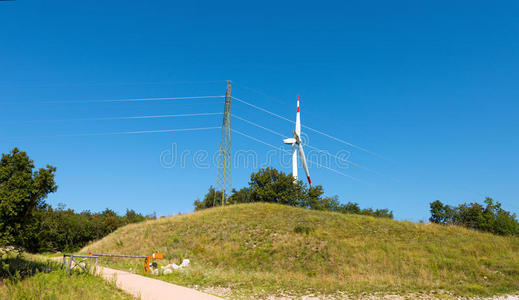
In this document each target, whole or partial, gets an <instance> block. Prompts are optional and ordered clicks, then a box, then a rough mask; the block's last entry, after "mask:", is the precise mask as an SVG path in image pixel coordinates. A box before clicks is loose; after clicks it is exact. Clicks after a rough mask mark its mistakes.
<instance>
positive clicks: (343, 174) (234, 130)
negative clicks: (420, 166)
mask: <svg viewBox="0 0 519 300" xmlns="http://www.w3.org/2000/svg"><path fill="white" fill-rule="evenodd" d="M231 131H232V132H235V133H237V134H239V135H242V136H244V137H246V138H249V139H251V140H254V141H256V142H258V143H262V144H264V145H267V146H269V147H272V148H274V149H276V150H280V151H282V152H285V153H287V154H291V153H290V151H287V150H284V149H283V148H281V147H276V146H274V145H272V144H269V143H267V142H265V141H262V140H260V139H258V138H255V137H253V136H250V135H248V134H246V133H243V132H241V131H238V130H236V129H231ZM307 161H308V162H310V163H312V164H314V165H316V166H317V167H322V168H325V169H328V170H330V171H333V172H335V173H337V174H339V175H342V176H344V177H348V178H350V179H352V180H355V181H358V182H363V183H367V182H365V181H363V180H361V179H358V178H356V177H353V176H351V175H348V174H346V173H343V172H341V171H337V170H335V169H332V168H330V167H327V166H325V165H322V164H320V163H318V162H315V161H313V160H309V159H307Z"/></svg>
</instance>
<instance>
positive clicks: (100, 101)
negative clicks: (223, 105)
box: [0, 96, 225, 104]
mask: <svg viewBox="0 0 519 300" xmlns="http://www.w3.org/2000/svg"><path fill="white" fill-rule="evenodd" d="M224 97H225V96H191V97H165V98H132V99H105V100H73V101H43V102H0V104H74V103H112V102H140V101H166V100H200V99H212V98H224Z"/></svg>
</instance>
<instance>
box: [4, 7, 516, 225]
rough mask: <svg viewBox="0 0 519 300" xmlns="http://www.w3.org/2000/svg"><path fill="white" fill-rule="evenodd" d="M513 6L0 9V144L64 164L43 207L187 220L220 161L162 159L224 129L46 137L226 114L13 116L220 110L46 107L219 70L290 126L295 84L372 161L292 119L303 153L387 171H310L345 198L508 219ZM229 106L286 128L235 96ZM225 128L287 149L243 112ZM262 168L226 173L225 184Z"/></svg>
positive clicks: (204, 84)
mask: <svg viewBox="0 0 519 300" xmlns="http://www.w3.org/2000/svg"><path fill="white" fill-rule="evenodd" d="M518 16H519V4H518V2H517V1H498V2H495V1H493V2H492V1H432V2H430V1H429V2H427V3H424V2H423V1H337V2H328V1H321V2H315V1H313V2H308V3H303V2H301V1H297V2H292V3H289V2H285V1H281V2H280V1H261V2H255V3H253V2H250V1H224V2H222V1H219V2H218V1H210V2H209V1H208V2H202V1H153V2H150V1H105V2H102V3H100V2H98V3H94V2H88V1H22V0H18V1H12V2H0V103H2V104H0V123H1V126H0V152H3V153H5V152H7V151H9V150H10V149H12V148H13V147H15V146H18V147H20V148H21V149H23V150H26V151H27V152H28V153H29V155H30V156H31V158H33V159H34V160H35V162H36V163H37V165H38V166H43V165H45V164H52V165H54V166H56V167H57V168H58V171H57V175H56V180H57V183H58V185H59V190H58V192H56V193H55V194H53V195H51V196H50V197H49V199H48V202H49V203H51V204H57V203H60V202H62V203H65V204H66V205H67V206H69V207H72V208H74V209H78V210H83V209H90V210H93V211H98V210H102V209H104V208H106V207H109V208H112V209H115V210H116V211H118V212H124V210H125V209H126V208H134V209H136V210H137V211H140V212H144V213H150V212H153V211H156V212H157V214H158V215H170V214H175V213H178V212H187V211H190V210H192V202H193V200H195V199H196V198H198V197H202V196H203V195H204V194H205V192H206V190H207V188H208V186H210V185H212V184H214V183H215V177H216V170H215V168H214V167H209V168H197V167H195V166H194V165H193V163H190V162H189V160H190V159H192V158H188V162H187V163H186V165H185V167H180V166H179V165H176V166H175V167H172V168H164V167H163V166H161V164H160V156H161V153H163V151H164V150H167V149H171V147H172V146H171V145H172V144H175V145H176V147H177V150H178V151H179V152H180V151H186V150H189V151H191V152H190V153H191V154H192V153H194V152H196V151H198V150H205V151H208V152H211V153H213V152H214V151H216V150H217V147H218V143H219V140H220V132H219V130H207V131H197V132H176V133H160V134H159V133H157V134H143V135H112V136H69V137H59V136H58V135H62V134H72V135H77V134H83V133H106V132H119V131H139V130H160V129H175V128H192V127H211V126H219V125H220V123H221V116H219V115H216V116H214V115H213V116H199V117H185V118H163V119H131V120H100V121H99V120H98V121H66V122H25V121H28V120H56V119H76V118H103V117H125V116H143V115H161V114H186V113H205V112H221V111H223V104H222V99H219V98H216V99H207V100H197V101H156V102H135V103H132V102H115V103H48V102H60V101H72V100H74V101H75V100H101V99H124V98H149V97H181V96H205V95H223V94H224V92H225V80H227V79H231V80H233V96H235V97H238V98H240V99H244V100H246V101H248V102H251V103H254V104H256V105H258V106H261V107H264V108H266V109H268V110H270V111H273V112H275V113H277V114H279V115H282V116H284V117H287V118H290V119H295V97H296V95H297V94H300V95H301V113H302V115H301V119H302V123H303V125H308V126H310V127H313V128H316V129H319V130H322V131H324V132H326V133H328V134H331V135H333V136H335V137H338V138H341V139H344V140H346V141H348V142H350V143H353V144H355V145H359V146H361V147H364V148H366V149H369V150H370V151H373V152H376V153H378V154H380V155H382V156H383V157H384V158H380V157H377V156H373V155H370V154H368V153H366V152H363V151H359V150H357V149H355V148H351V147H348V146H346V145H344V144H340V143H338V142H335V141H333V140H330V139H328V138H326V137H324V136H321V135H318V134H315V133H313V132H310V131H308V130H305V128H303V132H304V133H306V134H307V135H308V138H309V140H310V144H311V145H313V146H314V147H318V148H320V149H326V150H328V151H330V152H332V153H337V151H340V150H347V151H350V152H351V156H350V159H351V160H352V161H354V162H356V163H358V164H360V165H362V166H365V167H367V168H370V169H372V170H375V171H377V172H379V173H382V174H384V175H382V176H380V175H377V174H374V173H372V172H368V171H366V170H365V169H359V168H355V167H351V168H348V169H341V170H340V171H341V172H344V173H345V174H348V175H351V176H354V177H355V178H358V179H360V180H362V182H357V181H354V180H351V179H349V178H347V177H344V176H341V175H338V174H336V173H333V172H331V171H329V170H327V169H323V168H316V167H315V166H312V165H311V166H310V167H311V169H310V172H311V174H312V179H313V182H314V183H315V184H322V185H323V186H324V188H325V191H326V194H328V195H338V196H339V198H340V200H341V201H343V202H345V201H355V202H358V203H359V204H360V205H361V206H362V207H375V208H382V207H388V208H390V209H392V210H393V211H394V212H395V216H396V217H397V218H398V219H409V220H415V221H416V220H425V219H427V217H428V203H429V202H431V201H433V200H436V199H440V200H442V201H444V202H447V203H450V204H458V203H462V202H468V201H482V200H483V198H484V196H485V195H488V196H492V197H494V198H495V199H496V200H498V201H500V202H502V203H503V205H504V207H505V208H506V209H509V210H512V211H514V212H517V213H519V203H517V195H518V192H519V184H518V182H519V175H518V174H519V173H518V172H517V170H518V169H519V159H518V157H517V154H518V153H519V141H518V132H519V119H518V117H517V115H518V111H519V103H518V98H519V51H517V49H519V17H518ZM13 102H14V103H18V104H13ZM22 102H23V103H22ZM232 111H233V113H236V114H237V115H239V116H241V117H245V118H247V119H248V120H250V121H253V122H256V123H260V124H262V125H263V126H265V127H268V128H270V129H272V130H275V131H279V132H282V133H284V134H287V135H289V134H290V130H292V125H291V124H290V123H288V122H286V121H283V120H280V119H277V118H275V117H272V116H269V115H268V114H265V113H263V112H260V111H258V110H255V109H252V108H250V107H248V106H246V105H244V104H242V103H239V102H237V101H233V106H232ZM232 127H233V128H234V129H236V130H239V131H241V132H245V133H247V134H250V135H252V136H254V137H256V138H258V139H261V140H263V141H265V142H268V143H270V144H273V145H276V146H283V145H282V141H281V140H282V138H281V137H278V136H276V135H273V134H271V133H269V132H267V131H264V130H262V129H259V128H257V127H254V126H251V125H250V124H247V123H245V122H243V121H241V120H237V119H233V121H232ZM42 136H47V137H42ZM232 147H233V148H232V149H233V151H234V152H236V151H238V150H254V151H257V153H258V155H259V156H258V157H259V159H260V161H264V159H265V155H266V152H267V151H268V150H269V149H270V148H269V147H268V146H266V145H263V144H261V143H258V142H255V141H252V140H250V139H247V138H245V137H243V136H239V135H236V134H234V135H233V139H232ZM285 149H286V148H285ZM307 151H308V149H307ZM272 165H273V166H274V167H278V168H281V169H283V170H284V171H287V172H289V171H290V168H289V167H286V166H281V165H280V164H279V163H277V162H273V163H272ZM334 167H335V166H334ZM256 169H257V167H256V168H254V167H253V166H243V165H242V166H239V167H237V168H235V169H234V170H233V186H234V187H241V186H243V185H245V184H246V183H247V181H248V176H249V174H250V173H251V172H252V171H254V170H256ZM300 172H301V170H300Z"/></svg>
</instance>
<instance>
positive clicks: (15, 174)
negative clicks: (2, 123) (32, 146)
mask: <svg viewBox="0 0 519 300" xmlns="http://www.w3.org/2000/svg"><path fill="white" fill-rule="evenodd" d="M54 172H56V168H55V167H53V166H50V165H47V167H46V168H40V169H38V170H35V166H34V162H33V161H32V160H31V159H30V158H29V156H27V153H25V152H24V151H20V150H19V149H18V148H14V149H13V150H11V152H10V153H8V154H2V158H1V159H0V244H3V245H5V244H9V243H23V240H24V234H23V233H24V229H25V227H26V225H27V224H30V223H31V222H32V220H33V218H34V215H33V212H34V210H35V209H36V208H37V207H41V206H42V205H43V204H44V199H45V198H46V197H47V195H48V194H49V193H52V192H55V191H56V190H57V188H58V186H57V185H56V183H55V182H54Z"/></svg>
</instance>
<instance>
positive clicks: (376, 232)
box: [81, 203, 519, 296]
mask: <svg viewBox="0 0 519 300" xmlns="http://www.w3.org/2000/svg"><path fill="white" fill-rule="evenodd" d="M81 251H82V252H83V253H88V252H90V251H92V252H96V253H125V254H150V253H153V252H162V253H164V254H165V258H166V259H164V260H160V261H159V263H162V264H166V263H169V262H177V263H178V262H180V260H181V259H183V258H189V259H190V260H191V262H192V265H191V266H190V267H189V268H187V269H186V270H184V271H181V272H175V273H173V274H170V275H163V276H160V277H159V278H160V279H163V280H167V281H171V282H175V283H178V284H183V285H191V286H194V285H196V286H199V287H215V286H218V287H229V288H231V290H232V291H233V293H235V295H237V296H240V295H251V294H253V295H255V296H266V295H269V294H278V293H285V294H286V293H292V294H296V295H301V294H309V293H318V294H336V293H337V292H339V291H342V292H345V293H347V294H357V295H358V294H361V293H365V292H366V293H400V294H406V293H413V292H419V291H423V292H427V293H431V294H432V293H435V292H436V291H445V292H448V293H453V294H455V295H495V294H504V293H517V292H518V291H519V254H518V251H519V238H517V237H510V236H506V237H505V236H496V235H492V234H489V233H482V232H477V231H473V230H469V229H465V228H462V227H457V226H441V225H436V224H417V223H411V222H401V221H394V220H390V219H387V218H374V217H370V216H361V215H354V214H341V213H335V212H328V211H318V210H308V209H303V208H296V207H290V206H286V205H276V204H268V203H252V204H236V205H229V206H225V207H217V208H211V209H205V210H201V211H198V212H195V213H192V214H187V215H178V216H174V217H169V218H164V219H158V220H153V221H146V222H143V223H138V224H131V225H128V226H125V227H122V228H119V229H117V230H116V231H115V232H114V233H112V234H110V235H108V236H107V237H105V238H103V239H102V240H100V241H97V242H95V243H93V244H91V245H88V246H87V247H85V248H83V249H82V250H81ZM103 263H107V264H109V265H111V266H113V267H118V268H122V269H129V268H130V267H131V268H133V270H137V271H138V270H141V269H142V266H141V264H142V262H141V261H140V260H139V261H131V260H120V259H119V260H103Z"/></svg>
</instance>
